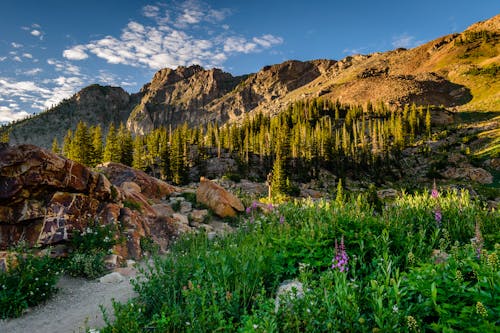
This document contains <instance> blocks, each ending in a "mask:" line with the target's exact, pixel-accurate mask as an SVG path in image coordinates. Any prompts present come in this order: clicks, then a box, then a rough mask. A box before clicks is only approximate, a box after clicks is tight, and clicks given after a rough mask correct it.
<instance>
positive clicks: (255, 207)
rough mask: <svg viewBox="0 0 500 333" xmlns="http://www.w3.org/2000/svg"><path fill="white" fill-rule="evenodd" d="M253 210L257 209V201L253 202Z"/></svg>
mask: <svg viewBox="0 0 500 333" xmlns="http://www.w3.org/2000/svg"><path fill="white" fill-rule="evenodd" d="M252 209H257V202H256V201H254V202H252Z"/></svg>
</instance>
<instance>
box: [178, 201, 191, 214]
mask: <svg viewBox="0 0 500 333" xmlns="http://www.w3.org/2000/svg"><path fill="white" fill-rule="evenodd" d="M192 210H193V204H192V203H190V202H189V201H181V209H180V212H181V213H182V214H187V213H189V212H190V211H192Z"/></svg>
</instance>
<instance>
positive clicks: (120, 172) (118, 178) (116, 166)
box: [97, 162, 180, 199]
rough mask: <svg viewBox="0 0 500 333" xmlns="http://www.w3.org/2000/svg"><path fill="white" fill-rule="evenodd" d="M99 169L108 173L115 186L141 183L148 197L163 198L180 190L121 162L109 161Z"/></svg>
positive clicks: (105, 173)
mask: <svg viewBox="0 0 500 333" xmlns="http://www.w3.org/2000/svg"><path fill="white" fill-rule="evenodd" d="M97 170H98V171H99V172H101V173H103V174H104V175H106V177H108V179H109V180H110V181H111V183H113V185H115V186H122V184H123V183H125V182H134V183H136V184H137V185H139V187H140V189H141V193H142V194H144V195H145V196H146V197H148V198H154V199H161V198H164V197H166V196H169V195H170V194H172V193H173V192H179V191H180V190H179V189H178V188H177V187H175V186H172V185H170V184H167V183H165V182H164V181H161V180H159V179H156V178H153V177H151V176H149V175H148V174H147V173H145V172H143V171H141V170H137V169H134V168H131V167H128V166H126V165H123V164H120V163H114V162H107V163H104V164H101V165H99V166H97ZM127 186H130V184H125V187H127ZM132 186H133V185H132ZM122 187H123V186H122ZM136 192H137V191H136Z"/></svg>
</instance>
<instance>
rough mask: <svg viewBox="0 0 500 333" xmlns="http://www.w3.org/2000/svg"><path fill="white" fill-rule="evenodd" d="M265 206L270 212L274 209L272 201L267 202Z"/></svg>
mask: <svg viewBox="0 0 500 333" xmlns="http://www.w3.org/2000/svg"><path fill="white" fill-rule="evenodd" d="M267 208H268V209H269V210H270V211H271V212H272V211H273V209H274V206H273V204H272V203H269V205H267Z"/></svg>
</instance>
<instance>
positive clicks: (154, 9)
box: [142, 5, 160, 18]
mask: <svg viewBox="0 0 500 333" xmlns="http://www.w3.org/2000/svg"><path fill="white" fill-rule="evenodd" d="M142 14H143V15H144V16H146V17H151V18H154V17H158V15H159V14H160V8H159V7H158V6H152V5H147V6H144V7H143V8H142Z"/></svg>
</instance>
